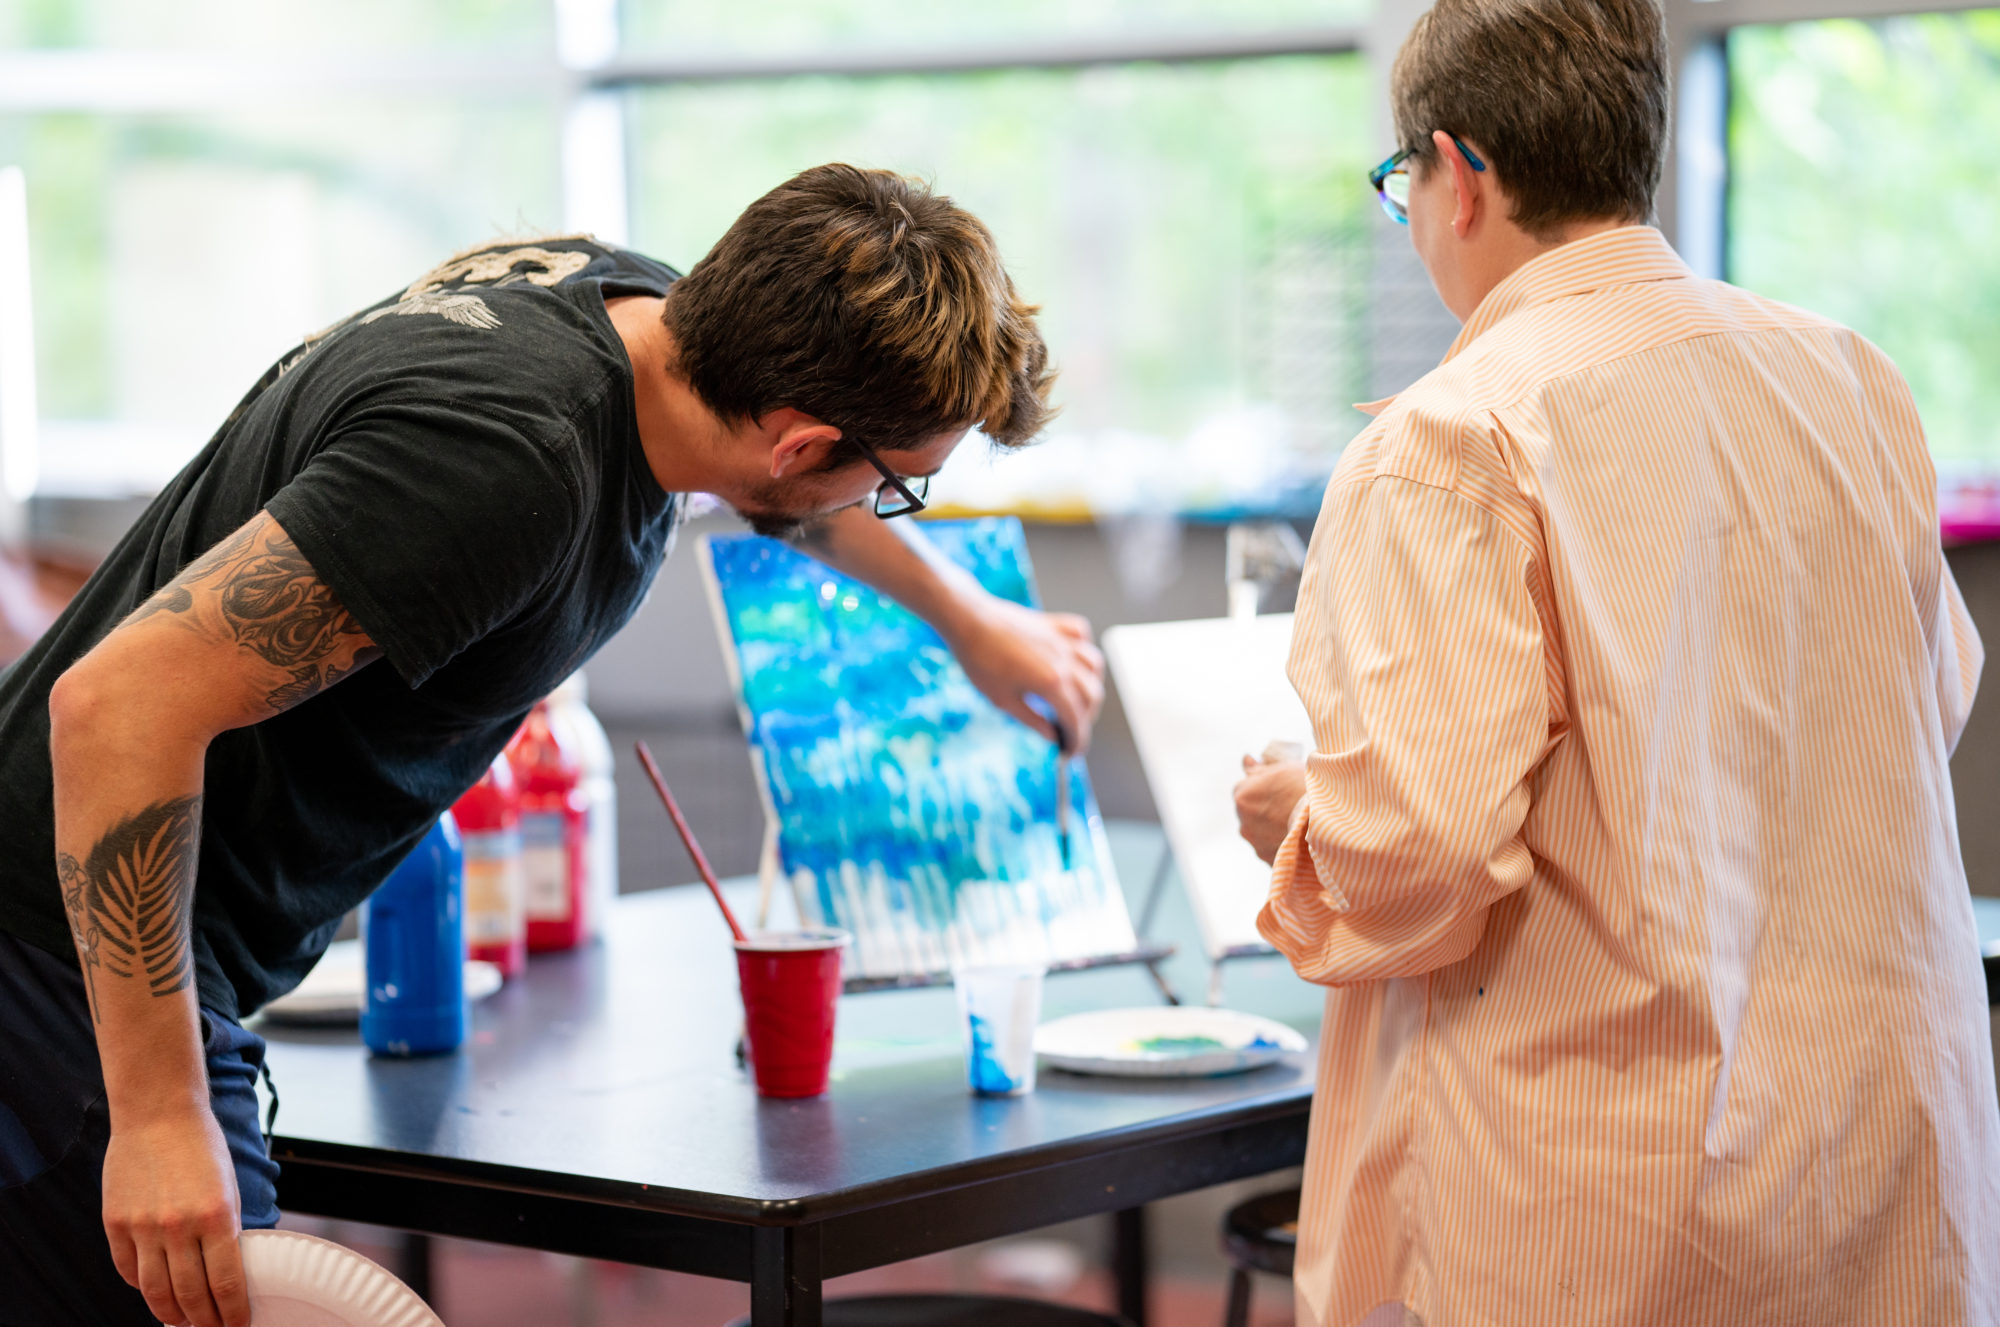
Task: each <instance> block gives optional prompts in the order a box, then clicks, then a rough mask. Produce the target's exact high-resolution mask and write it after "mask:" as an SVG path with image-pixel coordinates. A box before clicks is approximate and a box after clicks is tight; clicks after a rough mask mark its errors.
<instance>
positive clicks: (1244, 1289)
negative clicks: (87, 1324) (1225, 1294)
mask: <svg viewBox="0 0 2000 1327" xmlns="http://www.w3.org/2000/svg"><path fill="white" fill-rule="evenodd" d="M1222 1327H1250V1273H1248V1272H1246V1271H1244V1270H1243V1269H1242V1268H1241V1267H1238V1268H1237V1269H1236V1270H1235V1271H1233V1272H1231V1273H1230V1274H1229V1307H1228V1308H1226V1309H1224V1310H1223V1312H1222Z"/></svg>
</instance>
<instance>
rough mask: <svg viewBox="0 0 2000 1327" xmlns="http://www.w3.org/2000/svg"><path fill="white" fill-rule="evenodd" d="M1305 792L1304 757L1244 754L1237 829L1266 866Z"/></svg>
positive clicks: (1276, 849) (1272, 857)
mask: <svg viewBox="0 0 2000 1327" xmlns="http://www.w3.org/2000/svg"><path fill="white" fill-rule="evenodd" d="M1305 795H1306V763H1305V762H1304V761H1303V760H1271V761H1264V760H1259V759H1257V757H1255V756H1245V757H1243V778H1242V779H1241V780H1240V781H1239V782H1238V783H1237V785H1236V829H1237V832H1238V833H1240V834H1241V835H1242V836H1243V839H1244V841H1245V842H1246V843H1248V844H1249V845H1250V846H1251V847H1252V848H1255V849H1256V850H1257V856H1259V857H1260V858H1262V859H1263V860H1264V863H1265V864H1266V865H1269V864H1270V863H1271V861H1272V860H1273V859H1274V858H1276V857H1277V855H1278V847H1279V845H1280V844H1282V843H1283V842H1284V841H1285V834H1286V833H1287V832H1288V831H1289V830H1290V829H1291V826H1292V813H1293V812H1294V811H1296V810H1297V809H1298V805H1299V799H1300V798H1302V797H1304V796H1305Z"/></svg>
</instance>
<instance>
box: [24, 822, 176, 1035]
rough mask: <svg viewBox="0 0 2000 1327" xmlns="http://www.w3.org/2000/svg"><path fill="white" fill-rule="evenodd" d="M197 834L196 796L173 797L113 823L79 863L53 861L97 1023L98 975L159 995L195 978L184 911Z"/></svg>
mask: <svg viewBox="0 0 2000 1327" xmlns="http://www.w3.org/2000/svg"><path fill="white" fill-rule="evenodd" d="M200 830H201V798H200V797H177V798H175V799H174V800H172V801H168V802H156V803H154V804H153V805H152V806H149V807H147V808H146V809H145V810H143V811H141V812H139V813H138V814H137V815H134V816H131V817H129V818H127V819H125V820H121V821H119V822H118V823H117V824H115V825H113V826H112V827H111V828H110V830H108V831H107V832H106V833H105V835H104V837H102V838H100V839H99V840H98V841H97V845H96V846H95V847H93V848H92V849H91V850H90V854H89V856H88V857H86V858H85V859H84V860H83V861H80V862H79V861H78V860H77V859H76V858H75V857H72V856H70V855H69V854H68V853H62V854H60V855H58V856H57V858H56V870H57V872H58V873H59V874H60V875H61V877H62V892H63V906H64V907H65V908H67V909H68V911H69V926H70V933H71V935H72V936H73V937H74V938H75V940H76V952H77V958H78V960H79V961H80V962H81V963H82V965H83V976H84V984H85V986H86V987H87V988H88V990H89V993H90V1009H91V1015H92V1016H93V1017H96V1018H101V1014H100V1013H99V1007H98V995H99V992H98V985H97V983H98V979H99V977H100V976H108V977H119V978H137V979H141V980H143V981H145V983H146V986H147V989H149V990H150V991H151V992H152V993H153V994H154V995H156V996H159V995H172V994H173V993H174V992H176V991H179V990H184V989H186V987H187V985H188V983H189V982H191V981H192V980H193V979H194V960H193V956H192V954H191V953H190V951H189V944H190V926H191V922H190V918H189V913H190V910H191V908H192V906H193V902H194V865H195V846H196V843H197V840H198V839H199V838H200Z"/></svg>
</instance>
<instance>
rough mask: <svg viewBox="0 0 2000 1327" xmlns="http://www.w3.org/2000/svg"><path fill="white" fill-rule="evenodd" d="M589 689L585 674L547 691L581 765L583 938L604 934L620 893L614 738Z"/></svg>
mask: <svg viewBox="0 0 2000 1327" xmlns="http://www.w3.org/2000/svg"><path fill="white" fill-rule="evenodd" d="M589 699H590V692H589V688H588V685H587V684H586V683H585V681H584V677H583V674H582V673H572V674H571V675H570V676H569V679H568V680H567V681H565V682H564V683H563V684H562V685H561V686H559V687H557V688H556V689H555V691H554V692H552V693H551V694H550V696H549V722H550V723H551V724H553V725H554V726H555V729H556V731H557V733H558V734H560V735H561V736H562V738H563V740H564V742H565V743H566V744H568V745H570V746H572V747H573V749H574V750H575V751H576V754H577V758H578V760H580V761H581V762H582V764H583V813H584V817H585V820H586V822H587V823H586V828H585V830H584V875H585V877H586V880H587V882H588V883H587V885H586V887H585V889H584V899H585V902H584V909H583V928H584V935H585V938H594V937H596V936H599V935H602V934H603V933H604V922H605V918H606V917H607V916H609V915H610V911H611V904H612V901H613V900H615V899H616V898H617V897H618V783H617V780H616V778H615V775H614V771H615V766H616V762H615V759H614V757H613V755H612V751H611V738H610V736H609V735H607V734H606V733H605V731H604V725H603V724H602V723H599V722H598V720H597V716H596V715H595V714H593V713H591V709H590V704H589Z"/></svg>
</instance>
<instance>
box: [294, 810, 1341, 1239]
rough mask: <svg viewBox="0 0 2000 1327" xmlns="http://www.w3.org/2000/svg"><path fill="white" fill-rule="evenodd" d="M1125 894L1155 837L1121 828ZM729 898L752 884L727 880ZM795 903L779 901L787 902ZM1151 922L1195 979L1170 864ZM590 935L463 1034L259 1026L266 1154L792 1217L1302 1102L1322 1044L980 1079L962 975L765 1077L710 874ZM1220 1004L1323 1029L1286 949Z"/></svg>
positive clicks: (1127, 1001)
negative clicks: (1002, 1082) (1021, 1091)
mask: <svg viewBox="0 0 2000 1327" xmlns="http://www.w3.org/2000/svg"><path fill="white" fill-rule="evenodd" d="M1113 846H1114V852H1115V853H1116V855H1117V857H1118V859H1119V865H1120V869H1121V873H1122V874H1123V876H1124V877H1125V881H1126V889H1127V892H1128V895H1129V896H1131V897H1133V898H1134V911H1135V913H1136V911H1137V896H1138V895H1139V894H1140V893H1141V892H1142V890H1143V887H1144V885H1145V884H1146V882H1147V881H1148V880H1149V879H1150V878H1151V875H1152V870H1153V866H1154V863H1155V862H1156V861H1157V860H1158V858H1159V854H1160V853H1161V852H1162V851H1163V848H1162V843H1161V839H1160V836H1159V834H1158V831H1157V830H1156V829H1153V828H1152V827H1148V826H1134V825H1117V826H1113ZM729 888H730V892H731V895H732V898H731V901H732V904H733V905H734V906H736V907H737V908H738V909H739V911H745V912H747V910H748V909H749V908H750V907H751V906H752V905H753V902H754V894H755V891H754V887H753V886H752V885H751V884H750V883H749V882H732V884H731V885H730V886H729ZM787 907H788V904H787V903H786V901H784V900H780V902H779V908H780V915H781V916H782V915H783V910H784V909H785V908H787ZM1155 929H1156V932H1158V934H1157V935H1156V938H1164V939H1166V940H1169V941H1171V942H1176V943H1178V944H1180V946H1181V949H1182V952H1181V953H1180V954H1179V955H1178V956H1177V957H1176V958H1175V959H1174V960H1172V961H1171V964H1170V973H1171V975H1172V978H1173V980H1175V981H1176V983H1177V984H1178V985H1179V987H1180V989H1181V993H1182V996H1183V998H1184V999H1189V1000H1197V999H1199V998H1200V997H1201V994H1202V992H1203V989H1204V987H1205V984H1206V972H1207V970H1206V963H1205V961H1204V960H1203V959H1202V958H1201V957H1200V955H1199V953H1198V946H1197V944H1196V942H1195V936H1194V932H1193V923H1192V918H1191V916H1190V914H1189V913H1188V910H1187V906H1186V902H1185V899H1184V898H1183V897H1182V896H1181V895H1180V892H1179V890H1178V888H1177V887H1175V886H1174V885H1171V884H1170V886H1169V890H1168V895H1167V898H1166V900H1165V905H1164V906H1163V907H1162V908H1161V909H1160V922H1159V924H1158V925H1157V926H1156V928H1155ZM608 931H609V934H608V936H607V938H606V940H605V942H604V943H603V944H601V945H595V946H590V947H588V948H586V949H583V950H579V951H575V952H571V953H567V954H554V955H545V956H537V957H535V958H534V959H532V960H531V961H530V964H529V968H528V972H527V974H526V975H525V977H523V978H522V979H520V980H518V981H516V982H512V983H509V984H508V986H507V987H506V988H505V989H503V990H502V991H500V992H499V993H498V994H496V995H494V996H492V997H491V998H489V999H487V1000H485V1001H483V1002H481V1003H480V1004H478V1005H477V1006H475V1008H474V1013H473V1020H472V1033H471V1036H470V1038H469V1040H468V1043H467V1045H466V1046H465V1048H464V1049H463V1050H461V1051H460V1052H459V1053H458V1054H455V1055H450V1056H443V1057H437V1058H430V1059H420V1060H388V1059H379V1058H374V1057H371V1056H370V1055H368V1053H367V1052H366V1050H365V1049H364V1048H363V1047H362V1046H361V1044H360V1041H359V1037H358V1035H357V1034H356V1033H355V1032H354V1031H353V1030H351V1029H350V1030H330V1031H320V1030H301V1029H294V1028H288V1027H277V1026H268V1025H267V1026H264V1027H262V1028H260V1029H259V1030H260V1031H262V1032H263V1033H264V1035H265V1036H266V1037H267V1038H269V1040H270V1042H271V1048H270V1060H271V1066H272V1071H273V1074H274V1077H275V1079H276V1082H277V1086H278V1090H279V1092H280V1093H281V1094H282V1098H283V1105H282V1107H281V1110H280V1113H279V1116H278V1121H277V1123H278V1132H277V1136H276V1137H275V1138H274V1140H273V1150H274V1153H275V1154H276V1155H277V1156H278V1157H279V1158H280V1160H281V1161H283V1160H287V1159H291V1160H301V1161H312V1162H318V1163H325V1164H332V1165H340V1166H353V1167H357V1168H361V1169H389V1170H392V1171H395V1172H398V1173H401V1174H403V1175H428V1176H435V1177H437V1178H441V1179H443V1178H455V1179H460V1180H464V1181H468V1182H471V1183H473V1184H477V1185H492V1186H497V1187H500V1188H505V1189H508V1190H511V1191H515V1192H531V1193H539V1194H548V1195H553V1196H562V1197H576V1198H583V1199H595V1200H598V1201H604V1202H612V1203H616V1204H618V1205H621V1206H634V1207H639V1208H645V1209H651V1210H654V1211H659V1212H667V1213H676V1214H680V1215H683V1216H690V1217H706V1218H712V1219H721V1220H726V1221H733V1222H745V1223H753V1224H785V1225H790V1224H797V1223H801V1222H810V1221H817V1220H821V1219H824V1218H827V1217H833V1216H839V1215H842V1214H845V1213H851V1212H855V1211H859V1210H862V1209H866V1208H870V1207H874V1206H878V1205H880V1204H883V1203H886V1202H890V1201H894V1200H895V1199H897V1198H898V1197H901V1196H904V1195H907V1194H909V1193H911V1192H914V1191H930V1192H936V1191H937V1190H939V1189H941V1188H949V1187H953V1186H956V1185H960V1184H967V1183H973V1182H976V1181H978V1180H980V1179H981V1178H984V1177H988V1176H993V1175H1000V1174H1006V1173H1015V1172H1020V1171H1023V1170H1033V1169H1038V1168H1040V1167H1043V1166H1053V1165H1059V1164H1061V1163H1063V1162H1064V1161H1066V1160H1071V1159H1074V1158H1076V1157H1079V1156H1082V1155H1086V1154H1089V1153H1092V1152H1097V1151H1101V1150H1103V1149H1106V1148H1112V1147H1119V1146H1125V1145H1131V1144H1136V1143H1140V1142H1150V1143H1154V1144H1157V1143H1158V1142H1159V1141H1160V1140H1162V1139H1171V1138H1173V1137H1175V1136H1177V1135H1182V1134H1185V1135H1188V1136H1194V1135H1199V1134H1203V1133H1206V1132H1210V1131H1212V1130H1214V1129H1216V1128H1217V1127H1218V1126H1219V1125H1220V1124H1221V1123H1222V1122H1223V1121H1225V1120H1227V1121H1230V1122H1243V1121H1250V1120H1257V1119H1270V1118H1275V1117H1281V1116H1291V1117H1296V1118H1297V1119H1299V1121H1300V1122H1301V1127H1302V1124H1303V1116H1304V1112H1305V1109H1306V1105H1307V1102H1308V1101H1309V1098H1310V1093H1311V1084H1312V1064H1311V1061H1310V1057H1309V1056H1295V1057H1288V1058H1287V1060H1286V1061H1285V1062H1283V1063H1281V1064H1278V1065H1274V1066H1270V1067H1267V1068H1264V1069H1259V1070H1255V1071H1253V1072H1250V1073H1247V1074H1240V1075H1236V1076H1232V1077H1226V1078H1214V1079H1192V1080H1185V1079H1184V1080H1172V1079H1156V1080H1135V1079H1108V1078H1095V1077H1084V1076H1079V1075H1072V1074H1066V1073H1061V1072H1054V1071H1047V1070H1045V1071H1044V1072H1043V1073H1042V1075H1041V1080H1040V1086H1039V1088H1038V1090H1037V1091H1036V1092H1034V1093H1033V1094H1031V1095H1029V1096H1026V1097H1021V1098H1014V1099H982V1098H977V1097H974V1096H972V1095H970V1093H968V1092H967V1090H966V1086H965V1072H964V1067H963V1063H962V1061H961V1059H960V1052H959V1047H958V1040H957V1037H958V1032H957V1013H956V1005H955V1001H954V996H953V993H952V992H951V990H950V988H949V987H945V988H934V989H927V990H915V991H880V992H872V993H868V994H860V995H849V996H845V997H843V999H842V1001H841V1008H840V1015H839V1031H838V1036H837V1040H836V1050H835V1056H834V1077H833V1084H832V1087H831V1088H830V1090H829V1091H828V1093H827V1095H826V1096H824V1097H821V1098H818V1099H815V1100H810V1101H768V1100H763V1099H760V1098H759V1097H757V1095H756V1093H755V1090H754V1088H753V1087H752V1085H751V1083H750V1081H749V1078H748V1076H747V1074H746V1073H745V1072H744V1071H743V1070H741V1069H739V1068H738V1067H737V1066H736V1063H735V1059H734V1055H733V1049H734V1045H735V1041H736V1037H737V1033H738V1029H739V1025H740V1019H741V1006H740V1004H739V1003H738V997H737V993H736V979H735V965H734V957H733V955H732V953H731V950H730V947H729V944H728V938H727V932H726V930H725V929H724V927H723V924H722V921H721V919H720V917H719V916H718V915H717V913H716V911H715V907H714V904H713V903H712V902H711V901H710V900H709V898H708V896H707V894H706V891H704V890H701V889H700V888H698V887H690V888H675V889H665V890H658V891H653V892H650V893H644V894H638V895H631V896H627V897H625V898H623V899H621V900H620V902H619V904H618V907H617V910H616V912H615V913H614V914H613V917H612V923H611V926H610V927H609V928H608ZM1227 981H1228V985H1227V990H1226V994H1227V996H1228V997H1229V998H1228V999H1227V1000H1226V1003H1227V1004H1228V1005H1229V1006H1230V1007H1233V1008H1239V1009H1245V1010H1248V1011H1250V1012H1255V1013H1261V1014H1265V1015H1267V1016H1270V1017H1273V1018H1277V1019H1279V1020H1280V1021H1283V1022H1286V1023H1289V1024H1291V1025H1293V1026H1295V1027H1298V1028H1300V1029H1301V1030H1304V1031H1306V1032H1307V1033H1308V1034H1310V1033H1311V1032H1312V1031H1313V1029H1314V1027H1315V1026H1316V1024H1317V1020H1318V1017H1319V1011H1320V1008H1321V996H1322V992H1321V991H1320V990H1319V989H1318V988H1315V987H1312V986H1310V985H1308V984H1307V983H1305V982H1303V981H1300V980H1299V979H1298V978H1297V977H1295V976H1294V975H1292V973H1291V972H1290V970H1289V968H1288V967H1287V966H1286V965H1285V964H1284V963H1283V961H1282V960H1279V959H1276V958H1260V959H1250V960H1244V961H1240V962H1233V963H1231V964H1230V965H1229V976H1228V979H1227ZM1159 1002H1160V1000H1159V996H1158V994H1157V993H1156V991H1155V988H1154V987H1153V985H1152V983H1151V982H1150V980H1149V979H1148V978H1147V977H1146V975H1145V973H1144V972H1143V970H1142V969H1139V968H1136V967H1134V968H1119V969H1103V970H1097V971H1090V972H1081V973H1067V974H1060V975H1057V976H1053V977H1051V978H1050V979H1049V982H1048V985H1047V988H1046V995H1045V1008H1044V1017H1045V1018H1047V1017H1056V1016H1059V1015H1062V1014H1066V1013H1073V1012H1078V1011H1080V1010H1084V1009H1093V1008H1115V1007H1122V1006H1131V1005H1150V1004H1158V1003H1159Z"/></svg>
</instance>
